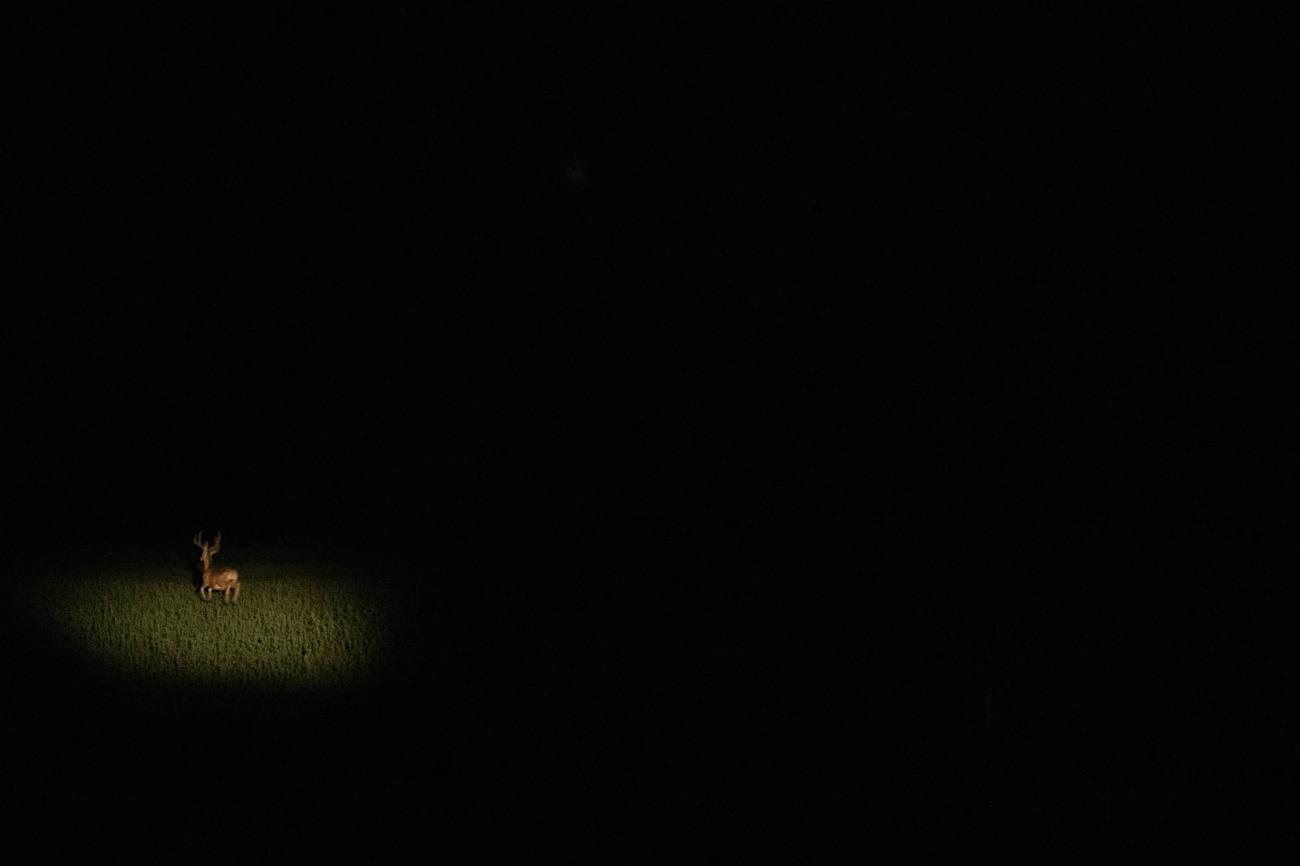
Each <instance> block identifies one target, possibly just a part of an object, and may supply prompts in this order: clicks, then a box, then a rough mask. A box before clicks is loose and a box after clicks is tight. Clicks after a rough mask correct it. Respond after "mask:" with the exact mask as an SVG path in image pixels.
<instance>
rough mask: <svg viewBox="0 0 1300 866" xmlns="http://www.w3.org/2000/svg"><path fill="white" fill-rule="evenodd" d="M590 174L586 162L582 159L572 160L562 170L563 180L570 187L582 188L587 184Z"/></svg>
mask: <svg viewBox="0 0 1300 866" xmlns="http://www.w3.org/2000/svg"><path fill="white" fill-rule="evenodd" d="M589 179H590V175H589V173H588V171H587V164H586V163H585V162H583V161H582V160H573V161H572V162H570V163H569V164H568V166H567V167H566V168H565V171H564V182H565V183H566V184H568V185H569V186H571V187H575V188H582V187H585V186H586V185H587V182H588V180H589Z"/></svg>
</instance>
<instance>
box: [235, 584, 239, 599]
mask: <svg viewBox="0 0 1300 866" xmlns="http://www.w3.org/2000/svg"><path fill="white" fill-rule="evenodd" d="M234 600H235V601H236V602H238V601H239V584H237V583H236V584H235V598H234Z"/></svg>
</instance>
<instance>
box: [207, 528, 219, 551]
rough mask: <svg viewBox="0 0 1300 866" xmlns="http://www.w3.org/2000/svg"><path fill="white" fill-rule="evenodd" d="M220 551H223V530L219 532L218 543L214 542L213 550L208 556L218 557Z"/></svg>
mask: <svg viewBox="0 0 1300 866" xmlns="http://www.w3.org/2000/svg"><path fill="white" fill-rule="evenodd" d="M220 550H221V530H217V539H216V541H214V542H212V549H211V550H209V551H208V555H209V556H216V555H217V552H218V551H220Z"/></svg>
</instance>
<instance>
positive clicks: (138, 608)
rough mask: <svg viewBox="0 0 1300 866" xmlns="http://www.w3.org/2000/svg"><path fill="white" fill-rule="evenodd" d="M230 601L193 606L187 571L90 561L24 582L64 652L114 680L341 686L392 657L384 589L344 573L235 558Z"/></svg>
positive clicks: (194, 599)
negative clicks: (236, 593) (235, 584)
mask: <svg viewBox="0 0 1300 866" xmlns="http://www.w3.org/2000/svg"><path fill="white" fill-rule="evenodd" d="M235 564H236V565H237V567H238V568H239V571H240V577H241V582H242V583H243V584H244V589H243V595H242V596H241V598H240V600H239V602H238V604H226V603H224V602H222V601H221V600H220V595H219V594H218V595H217V596H215V597H214V599H213V601H211V602H204V601H202V600H200V599H199V597H198V594H197V593H196V592H195V591H194V588H193V583H192V574H191V573H190V572H188V571H187V570H186V569H185V568H184V566H178V565H176V564H161V563H157V562H155V563H149V562H141V563H138V564H132V565H129V566H127V565H109V566H88V567H83V568H74V569H71V570H68V571H66V572H64V573H62V574H49V575H45V576H43V577H40V578H38V579H36V580H34V581H32V583H31V584H30V587H31V591H30V596H29V601H30V605H31V608H32V610H33V612H34V613H35V614H36V615H37V617H38V619H39V620H40V621H42V622H43V623H45V624H46V625H47V626H48V628H49V632H50V636H51V637H52V638H53V639H54V640H55V641H56V642H57V643H59V644H60V645H63V646H65V647H67V648H69V649H72V650H74V651H75V652H76V653H77V654H78V655H80V656H83V657H84V658H86V659H87V660H89V661H91V662H92V663H93V664H95V665H96V666H97V667H99V668H101V669H102V670H104V671H105V672H107V673H109V674H111V675H117V676H120V677H122V678H124V679H130V680H135V681H140V680H148V681H157V682H164V683H165V682H171V683H183V684H197V685H208V686H236V687H251V688H276V689H318V688H333V687H340V686H347V685H351V684H355V683H358V682H361V681H363V680H364V679H365V678H366V677H367V676H369V675H371V674H373V673H375V672H376V671H377V670H378V669H379V668H380V667H382V666H383V664H384V663H385V661H386V659H388V658H389V657H390V653H391V650H392V648H393V647H392V644H393V641H394V639H395V636H394V633H393V624H394V622H395V621H396V617H395V613H396V612H395V611H394V610H393V600H392V598H391V594H390V593H388V592H386V591H385V590H384V588H383V586H382V584H381V583H379V582H375V581H368V580H365V579H362V578H359V577H358V576H357V575H355V574H352V573H350V572H349V571H348V570H347V569H346V568H344V567H341V566H336V565H330V564H321V563H297V564H294V563H291V562H289V561H287V558H278V557H277V558H268V559H265V560H263V561H258V560H256V559H252V560H250V559H241V560H240V561H239V562H238V563H235Z"/></svg>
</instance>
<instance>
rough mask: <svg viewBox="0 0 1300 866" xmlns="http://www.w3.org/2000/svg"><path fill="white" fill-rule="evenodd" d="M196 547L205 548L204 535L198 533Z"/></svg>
mask: <svg viewBox="0 0 1300 866" xmlns="http://www.w3.org/2000/svg"><path fill="white" fill-rule="evenodd" d="M194 546H195V547H202V546H203V533H202V532H196V533H195V534H194Z"/></svg>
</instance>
